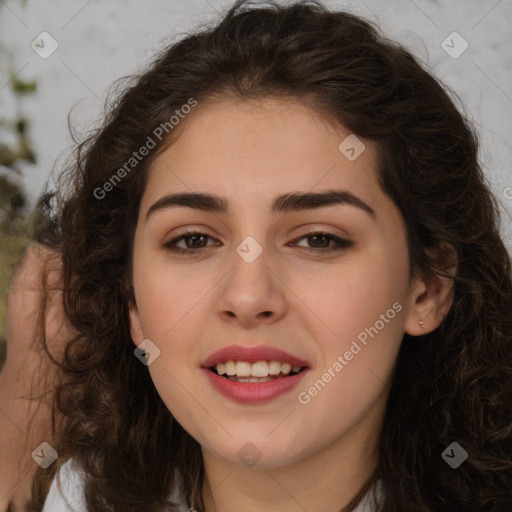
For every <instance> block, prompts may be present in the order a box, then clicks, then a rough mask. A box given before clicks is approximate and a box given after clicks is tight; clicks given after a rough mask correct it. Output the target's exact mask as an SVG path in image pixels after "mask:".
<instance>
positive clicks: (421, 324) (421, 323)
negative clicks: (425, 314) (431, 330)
mask: <svg viewBox="0 0 512 512" xmlns="http://www.w3.org/2000/svg"><path fill="white" fill-rule="evenodd" d="M420 327H421V328H422V329H423V322H422V321H421V320H420Z"/></svg>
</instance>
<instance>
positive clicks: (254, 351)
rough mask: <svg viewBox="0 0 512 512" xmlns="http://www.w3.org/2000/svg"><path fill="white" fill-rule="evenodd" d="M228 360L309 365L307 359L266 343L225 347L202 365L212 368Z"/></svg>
mask: <svg viewBox="0 0 512 512" xmlns="http://www.w3.org/2000/svg"><path fill="white" fill-rule="evenodd" d="M226 361H247V362H248V363H256V362H258V361H279V362H280V363H289V364H291V365H292V366H309V364H308V362H307V361H304V360H302V359H299V358H297V357H295V356H292V355H291V354H288V353H287V352H284V351H283V350H279V349H278V348H273V347H269V346H266V345H261V346H259V347H244V346H243V345H231V346H229V347H224V348H221V349H220V350H217V351H216V352H214V353H213V354H211V355H210V356H209V357H208V358H207V359H206V360H205V361H204V362H203V363H202V364H201V366H202V367H203V368H211V367H212V366H215V365H216V364H218V363H225V362H226Z"/></svg>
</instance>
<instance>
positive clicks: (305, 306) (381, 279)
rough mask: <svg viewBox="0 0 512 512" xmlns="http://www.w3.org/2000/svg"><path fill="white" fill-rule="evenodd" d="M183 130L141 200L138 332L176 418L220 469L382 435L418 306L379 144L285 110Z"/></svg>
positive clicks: (245, 113) (274, 462) (222, 115)
mask: <svg viewBox="0 0 512 512" xmlns="http://www.w3.org/2000/svg"><path fill="white" fill-rule="evenodd" d="M180 128H181V129H182V132H181V134H180V137H179V138H178V139H177V140H176V142H175V143H174V144H173V145H172V146H170V147H169V148H168V149H166V150H165V151H164V152H162V153H161V154H160V156H159V157H158V158H157V160H156V161H155V163H154V164H153V166H152V168H151V170H150V174H149V178H148V183H147V188H146V190H145V193H144V196H143V198H142V202H141V206H140V213H139V220H138V224H137V228H136V233H135V243H134V268H133V275H134V289H135V297H136V302H137V304H136V307H132V310H131V318H130V321H131V332H132V337H133V341H134V343H135V344H136V345H138V344H140V342H141V341H142V340H143V339H149V340H151V342H152V343H153V344H154V345H156V346H157V347H158V349H159V351H160V355H159V356H158V357H157V358H155V359H154V361H153V362H151V364H149V366H148V370H149V372H150V373H151V377H152V379H153V381H154V384H155V386H156V388H157V390H158V392H159V394H160V396H161V397H162V399H163V401H164V402H165V404H166V405H167V407H168V409H169V410H170V411H171V413H172V414H173V415H174V417H175V418H176V419H177V420H178V421H179V422H180V423H181V424H182V425H183V427H184V428H185V429H186V430H187V431H188V432H189V433H190V434H191V435H192V436H193V437H194V438H195V439H196V440H197V441H198V442H199V443H200V444H201V445H202V447H203V450H205V451H206V452H208V453H209V454H211V455H213V456H215V457H217V458H218V459H222V460H224V461H226V462H230V463H236V464H241V463H244V459H245V458H246V456H249V457H252V458H254V459H258V460H257V461H258V463H259V464H262V465H264V466H267V467H272V466H275V467H277V466H280V465H285V464H289V463H293V462H296V461H298V460H300V459H305V458H307V457H308V456H312V455H314V454H315V453H318V452H320V451H322V450H325V449H327V448H328V447H329V446H332V445H333V443H339V442H341V441H342V440H343V439H344V438H346V437H347V436H348V435H349V433H350V432H355V431H357V430H358V429H361V428H362V427H363V425H365V424H366V425H369V424H370V422H371V424H372V425H374V426H375V425H376V423H375V417H376V414H375V411H382V409H383V405H384V403H385V400H386V392H387V386H388V384H389V381H390V376H391V372H392V370H393V365H394V362H395V359H396V356H397V352H398V349H399V347H400V343H401V340H402V336H403V333H404V331H406V330H407V322H409V321H410V319H409V317H410V316H412V315H413V311H412V304H413V302H412V299H411V283H410V282H409V279H408V276H409V267H408V252H407V245H406V238H405V228H404V222H403V219H402V217H401V215H400V212H399V210H398V209H397V208H396V206H395V205H394V203H392V202H391V200H390V199H389V198H388V197H387V196H386V195H384V193H383V192H382V190H381V189H380V188H379V185H378V181H377V172H376V169H377V159H376V149H375V147H374V145H373V144H372V143H371V142H370V141H368V140H362V139H361V138H359V139H354V138H353V136H351V137H350V138H349V139H347V137H349V136H350V135H351V134H350V133H349V132H348V131H346V130H344V129H343V128H340V127H334V126H332V125H330V124H328V123H326V122H324V121H322V120H321V119H320V118H319V117H317V116H315V115H314V114H312V112H311V111H310V110H308V109H307V108H306V107H305V106H304V105H302V104H300V103H296V102H293V101H291V100H290V101H283V100H275V99H270V98H268V99H265V100H260V101H255V100H252V101H244V102H242V101H235V100H228V99H226V100H222V101H217V102H214V103H210V104H208V105H199V106H198V107H197V108H196V110H195V111H194V112H193V113H191V114H190V115H189V117H188V118H187V119H186V120H185V122H183V124H182V126H181V127H180ZM340 144H341V146H340ZM363 144H364V146H363ZM327 192H337V193H338V194H335V193H334V194H331V196H325V195H322V194H326V193H327ZM180 193H186V194H189V193H198V194H199V193H200V194H208V195H210V196H216V197H218V198H221V200H222V201H224V202H225V209H224V210H222V209H220V208H219V209H213V202H211V201H210V202H206V203H205V202H204V201H203V202H202V203H201V202H199V201H195V202H194V201H192V200H191V199H190V198H189V199H187V201H188V203H187V202H183V198H182V200H180V201H176V200H173V199H172V198H171V197H170V195H173V194H180ZM294 194H320V195H318V196H317V198H316V199H317V202H316V203H313V202H312V200H311V198H310V199H308V198H307V197H306V198H304V199H303V200H302V201H298V200H293V197H292V195H294ZM278 198H284V199H280V200H278ZM329 198H330V199H329ZM176 203H178V204H176ZM274 203H276V204H274ZM187 204H188V206H187ZM201 205H202V207H201V208H200V207H199V206H201ZM217 206H219V205H217ZM273 206H274V208H273ZM191 232H193V233H197V234H195V235H194V234H192V235H191V234H190V233H191ZM187 233H188V235H187ZM219 350H221V351H222V352H221V353H218V351H219ZM277 351H282V352H277ZM215 353H217V355H216V354H215ZM237 361H238V363H237ZM262 361H263V362H262ZM271 361H276V362H274V363H272V362H271ZM217 362H219V363H221V365H220V366H219V367H216V369H217V373H219V372H220V373H222V372H223V371H224V372H227V373H233V372H236V374H235V375H232V376H231V378H227V373H225V374H224V376H219V375H218V374H217V373H214V371H212V370H211V369H209V367H212V366H214V365H215V364H216V363H217ZM239 363H241V364H239ZM279 363H281V364H279ZM289 366H292V367H294V369H295V371H298V370H299V369H300V368H302V370H301V371H299V373H297V374H296V375H295V374H294V371H293V370H292V371H290V369H289ZM248 372H251V377H247V373H248ZM268 372H270V373H271V375H269V374H268ZM276 372H277V376H276V375H272V373H276ZM287 372H290V373H287ZM256 375H260V377H256ZM261 375H263V377H261ZM244 376H245V377H244ZM247 378H251V379H252V380H254V379H256V381H255V382H244V381H241V382H240V381H238V379H247ZM370 418H371V421H370ZM375 428H376V427H375ZM247 443H252V445H248V444H247ZM245 462H247V461H245Z"/></svg>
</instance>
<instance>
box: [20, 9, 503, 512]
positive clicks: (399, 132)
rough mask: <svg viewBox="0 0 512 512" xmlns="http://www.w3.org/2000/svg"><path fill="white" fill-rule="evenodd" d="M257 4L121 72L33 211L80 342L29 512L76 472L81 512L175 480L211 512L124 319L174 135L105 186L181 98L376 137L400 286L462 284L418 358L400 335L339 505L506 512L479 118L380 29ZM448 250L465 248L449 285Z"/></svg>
mask: <svg viewBox="0 0 512 512" xmlns="http://www.w3.org/2000/svg"><path fill="white" fill-rule="evenodd" d="M253 4H254V2H248V1H245V0H241V1H238V2H236V3H235V4H234V6H232V7H231V8H230V9H229V10H228V12H227V13H226V14H225V15H224V17H223V18H222V20H220V21H219V22H218V23H217V24H215V25H213V26H205V27H202V28H201V29H200V30H198V31H196V32H195V33H192V34H188V35H186V37H183V38H182V39H180V40H178V41H177V42H174V43H173V44H170V45H169V46H168V47H166V48H164V49H163V50H162V52H161V53H160V54H159V55H157V56H156V57H155V59H154V60H153V61H152V63H151V64H150V65H149V67H148V68H147V69H146V70H145V71H144V72H143V73H141V74H140V75H136V76H133V77H131V80H130V81H129V83H128V84H127V85H125V86H124V89H123V90H122V92H120V93H118V96H117V97H116V99H115V101H113V102H111V103H110V106H109V107H108V109H107V111H106V114H105V121H104V124H103V126H102V127H101V128H100V129H98V130H97V131H96V132H94V133H92V134H90V135H89V136H88V138H86V139H85V140H82V141H81V142H78V141H77V146H76V148H75V153H74V158H73V160H72V162H71V163H70V164H69V166H67V167H66V168H65V169H64V171H63V173H62V175H61V177H60V182H59V191H58V193H55V194H54V195H53V196H47V197H45V198H44V200H43V201H41V204H40V213H41V216H40V222H39V226H38V228H37V229H36V232H35V234H34V238H35V239H36V240H37V241H39V242H41V243H44V244H46V245H48V246H51V247H53V248H55V249H56V250H58V251H59V253H60V254H61V255H62V260H63V266H64V282H65V286H64V303H65V311H66V314H67V316H68V317H69V320H70V322H71V324H72V325H73V327H74V328H75V329H76V331H77V332H78V334H77V335H76V337H74V338H73V339H72V340H70V341H69V343H68V345H67V347H66V351H65V356H64V358H63V361H55V363H56V364H59V366H60V367H61V369H62V372H63V375H65V379H64V380H63V382H62V383H61V384H60V385H59V387H58V389H57V391H56V398H55V408H56V409H55V410H56V411H58V413H59V414H61V415H62V417H63V422H62V426H61V427H60V428H59V429H58V432H56V441H55V442H56V446H57V451H58V453H59V459H58V461H57V462H56V463H54V464H53V465H52V466H51V467H50V468H48V469H47V470H42V469H38V471H37V473H36V476H35V478H34V481H33V489H32V499H31V502H30V505H29V509H30V510H31V511H39V510H41V508H42V506H43V503H44V499H45V497H46V494H47V492H48V489H49V486H50V483H51V479H52V478H53V476H54V475H55V472H56V471H57V469H58V468H59V467H60V466H61V465H62V463H63V462H64V461H65V460H68V459H70V458H73V459H75V460H77V461H78V462H79V463H80V464H81V466H82V468H83V470H84V473H85V480H84V481H85V497H86V502H87V507H88V509H89V510H94V511H98V512H102V511H105V512H107V511H113V510H123V511H128V512H129V511H134V512H135V511H138V510H145V511H155V512H156V511H162V510H172V509H173V503H172V502H171V501H170V500H169V494H170V491H171V490H172V489H174V488H175V486H176V485H177V483H178V481H179V479H180V478H181V483H182V486H181V491H182V496H183V498H184V499H185V500H186V503H187V505H188V506H192V507H195V508H198V509H200V510H201V509H202V508H203V507H204V504H203V501H202V496H201V489H202V482H203V479H204V469H203V463H202V456H201V451H200V446H199V444H198V443H197V441H195V439H193V438H192V437H191V436H190V435H189V434H188V433H187V432H186V431H185V430H184V429H183V428H182V427H181V425H180V424H179V423H178V422H177V421H176V420H175V419H174V418H173V416H172V414H171V413H170V412H169V410H168V409H167V408H166V406H165V404H164V402H163V401H162V399H161V398H160V396H159V395H158V393H157V391H156V389H155V387H154V384H153V383H152V381H151V378H150V376H149V373H148V372H147V370H146V368H145V367H144V366H143V365H141V364H140V363H139V361H138V360H137V359H136V358H135V357H134V356H133V344H132V340H131V337H130V332H129V323H128V307H129V304H131V303H133V301H134V295H133V288H132V283H131V271H132V260H131V254H132V249H133V247H132V244H133V238H134V231H135V226H136V222H137V216H138V210H139V204H140V201H141V197H142V195H143V193H144V189H145V184H146V179H147V174H148V169H150V167H151V164H152V162H153V161H154V159H155V158H156V156H157V155H158V154H160V152H161V151H163V150H164V149H165V148H166V147H168V146H169V144H172V141H173V140H174V132H171V133H170V134H169V135H168V136H166V137H164V138H162V140H161V141H158V143H157V148H156V149H155V150H154V151H152V152H151V153H150V154H149V155H148V156H147V157H146V158H144V159H143V160H141V161H140V162H138V163H137V165H136V168H135V169H133V170H132V171H131V172H126V173H125V176H123V179H122V180H119V182H116V183H115V184H114V185H113V186H112V187H110V188H111V190H110V191H109V194H108V200H103V199H102V198H101V197H100V196H101V194H98V192H97V191H98V189H101V188H102V187H104V184H105V183H106V182H107V181H108V180H109V179H110V178H111V177H113V175H114V174H116V172H118V170H119V169H120V168H122V166H123V165H124V164H125V163H126V162H127V161H129V159H130V158H131V157H132V154H133V152H134V150H135V149H136V148H139V147H141V146H143V145H144V143H145V141H146V140H147V138H148V137H149V136H151V134H152V133H154V130H155V128H157V127H158V126H160V125H161V124H162V123H165V122H166V121H168V120H169V118H170V117H171V116H172V115H173V114H174V113H175V112H176V110H177V109H180V107H181V106H182V105H184V104H187V102H189V101H190V98H194V99H195V100H196V101H197V102H198V103H199V104H201V103H206V102H207V101H209V100H215V99H218V98H237V99H238V98H239V99H252V98H265V97H287V98H294V99H298V100H299V101H302V102H304V103H306V104H307V105H309V106H310V107H311V108H313V109H314V111H315V112H318V113H319V114H320V115H321V116H323V118H324V119H327V120H329V121H331V122H333V123H336V124H338V125H342V126H344V127H345V128H346V129H348V130H350V131H351V132H352V133H354V134H356V135H358V136H361V137H363V138H366V139H369V140H372V141H374V143H375V145H376V147H377V148H378V155H379V162H378V172H379V184H380V186H381V188H382V190H383V191H384V192H385V193H386V194H387V195H388V196H389V197H390V198H391V199H392V201H393V202H394V203H395V204H396V206H397V207H398V208H399V210H400V212H401V214H402V215H403V218H404V221H405V225H406V229H407V232H406V235H407V244H408V250H409V259H410V268H411V274H412V273H414V274H415V275H422V276H434V277H435V276H446V277H450V278H451V279H453V284H454V291H453V294H454V295H453V297H454V299H453V303H452V306H451V308H450V310H449V312H448V314H447V315H446V317H445V318H444V320H443V322H442V323H441V325H440V326H439V327H438V328H437V329H435V330H434V331H432V332H430V333H428V334H426V335H424V336H422V338H421V343H418V342H417V340H414V339H413V337H412V336H409V335H407V334H405V335H404V337H403V340H402V344H401V348H400V352H399V355H398V360H397V362H396V369H395V372H394V374H393V381H392V387H391V391H390V395H389V399H388V403H387V409H386V413H385V418H384V423H383V428H382V431H381V433H380V438H379V461H378V466H377V468H376V470H375V473H374V474H373V475H372V477H371V478H370V479H369V480H368V482H367V483H366V485H365V486H364V487H363V488H362V489H361V490H360V492H359V494H358V495H357V496H356V497H355V498H354V500H352V502H351V503H350V504H349V505H348V506H347V507H345V509H344V510H345V511H347V512H348V511H350V510H353V509H354V508H355V506H356V505H357V504H358V503H359V502H360V500H361V498H362V496H363V495H364V494H365V492H366V490H367V489H369V488H371V484H372V483H374V482H376V481H377V479H380V480H381V482H382V485H383V489H384V491H385V492H384V494H385V499H384V500H383V501H382V502H381V503H380V504H379V507H378V511H379V512H391V511H398V510H400V511H402V510H407V511H408V512H442V511H448V510H449V511H453V510H464V511H466V512H477V511H483V510H485V511H487V512H505V511H507V512H510V510H511V506H512V490H511V485H510V483H511V482H512V461H511V454H512V275H511V264H510V256H509V254H508V252H507V250H506V247H505V246H504V244H503V242H502V239H501V237H500V232H499V229H500V226H499V223H500V214H499V204H498V202H497V200H496V198H495V197H494V196H493V194H492V193H491V191H490V187H489V185H488V184H487V183H486V180H485V177H484V175H483V172H482V169H481V167H480V164H479V162H478V140H477V136H476V134H475V132H474V129H473V128H472V126H471V123H470V122H469V121H468V119H467V118H466V116H465V114H464V113H463V110H462V109H459V108H458V107H457V106H456V102H455V100H454V99H453V95H452V94H451V93H450V91H449V90H448V89H447V88H446V87H445V86H443V85H442V83H441V82H440V81H439V80H437V79H436V78H435V77H434V76H433V74H432V73H431V72H430V71H429V70H427V69H426V68H425V67H424V65H423V64H420V63H419V62H418V60H417V59H416V58H415V57H413V56H412V55H411V54H410V53H409V52H408V51H407V50H406V49H405V48H403V47H402V46H401V45H399V44H397V43H395V42H393V41H389V40H387V39H385V38H384V37H383V36H382V35H381V34H380V31H379V29H378V27H376V26H374V24H373V23H371V22H369V21H367V20H363V19H361V18H359V17H357V16H354V15H352V14H350V13H347V12H342V11H331V10H328V9H327V8H326V7H325V6H323V5H322V4H321V3H319V2H314V1H301V2H296V3H293V4H290V5H286V6H284V5H279V4H277V3H275V2H256V3H255V4H256V5H253ZM185 122H186V121H185ZM176 132H177V130H176ZM95 191H96V193H95ZM443 247H445V248H446V247H450V248H452V250H453V251H454V252H455V253H456V256H457V260H458V267H457V274H456V275H455V276H452V275H451V274H449V273H448V272H447V267H448V256H447V254H448V253H447V252H446V251H444V253H443V251H441V248H443ZM429 249H438V251H437V252H435V253H432V252H431V251H429ZM432 254H435V255H436V256H433V255H432ZM454 441H456V442H458V443H459V444H460V445H461V446H463V447H464V449H465V450H466V451H467V453H468V459H467V460H466V461H465V463H464V464H463V465H461V466H460V467H459V468H458V469H457V471H456V472H455V471H454V470H453V469H451V468H450V467H449V466H448V465H447V464H446V463H445V462H444V461H443V460H442V457H441V453H442V452H443V450H444V449H445V448H446V447H447V446H448V445H449V444H450V443H452V442H454ZM162 446H165V447H166V449H165V450H162ZM169 454H172V457H171V458H169Z"/></svg>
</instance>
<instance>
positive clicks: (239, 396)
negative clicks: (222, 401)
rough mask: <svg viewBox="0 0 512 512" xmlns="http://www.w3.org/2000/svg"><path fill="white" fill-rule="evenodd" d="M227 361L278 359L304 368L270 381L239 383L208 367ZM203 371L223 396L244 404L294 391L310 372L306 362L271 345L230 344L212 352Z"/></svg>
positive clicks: (203, 366)
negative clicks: (247, 345) (293, 373)
mask: <svg viewBox="0 0 512 512" xmlns="http://www.w3.org/2000/svg"><path fill="white" fill-rule="evenodd" d="M226 361H247V362H249V363H256V362H258V361H279V362H281V363H289V364H291V365H292V366H301V367H304V370H303V371H301V372H300V373H297V374H295V375H291V376H287V377H279V378H275V379H272V380H270V381H267V382H236V381H232V380H229V379H227V378H225V377H222V376H220V375H217V373H215V372H213V371H210V369H209V368H211V367H212V366H215V365H216V364H218V363H225V362H226ZM201 367H202V371H203V372H204V374H205V376H206V377H207V379H208V381H209V382H210V384H211V386H212V387H213V389H215V390H216V391H217V392H218V393H220V394H221V395H222V396H224V397H226V398H229V399H231V400H234V401H235V402H239V403H244V404H250V403H253V404H257V403H262V402H267V401H270V400H272V399H274V398H277V397H278V396H281V395H283V394H284V393H286V392H288V391H291V390H292V389H293V388H294V387H296V386H297V384H298V383H299V382H300V381H301V380H302V379H303V378H304V376H305V374H306V373H308V371H309V368H308V367H309V364H308V362H307V361H304V360H302V359H299V358H297V357H295V356H292V355H291V354H288V353H287V352H284V351H282V350H279V349H277V348H272V347H269V346H263V345H262V346H259V347H244V346H242V345H231V346H229V347H225V348H222V349H220V350H217V351H216V352H214V353H213V354H211V355H210V356H209V357H208V358H207V359H206V360H205V361H204V362H203V363H202V364H201Z"/></svg>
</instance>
